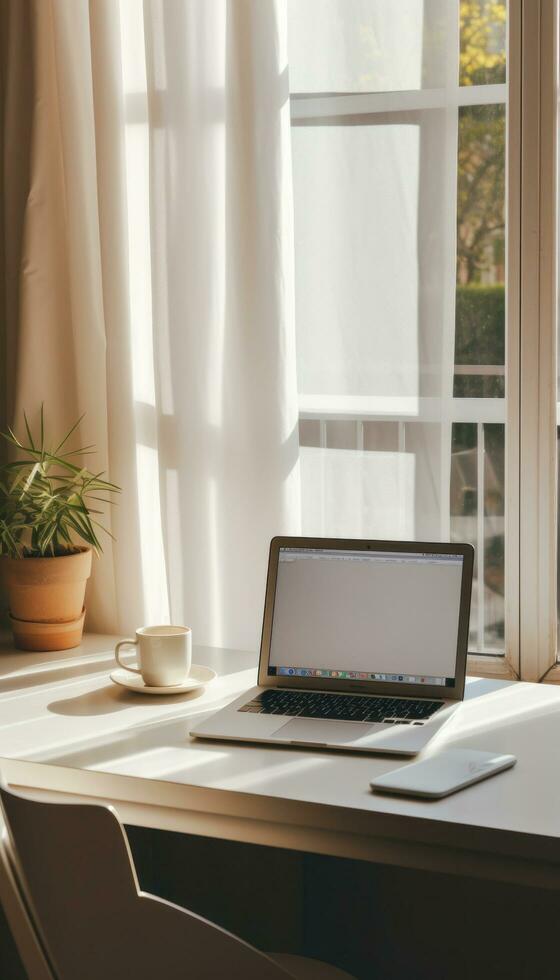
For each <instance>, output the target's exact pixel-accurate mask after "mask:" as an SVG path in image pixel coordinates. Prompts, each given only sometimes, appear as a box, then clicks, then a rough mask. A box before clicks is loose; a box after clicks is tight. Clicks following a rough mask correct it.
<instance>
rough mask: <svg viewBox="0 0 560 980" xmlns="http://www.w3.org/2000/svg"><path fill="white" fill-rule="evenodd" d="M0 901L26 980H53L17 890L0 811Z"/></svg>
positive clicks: (23, 899) (23, 901)
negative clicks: (27, 979) (27, 978)
mask: <svg viewBox="0 0 560 980" xmlns="http://www.w3.org/2000/svg"><path fill="white" fill-rule="evenodd" d="M0 905H1V906H2V908H3V909H4V914H5V916H6V921H7V923H8V926H9V928H10V932H11V934H12V937H13V940H14V943H15V945H16V948H17V951H18V953H19V956H20V959H21V962H22V964H23V967H24V969H25V972H26V974H27V976H28V977H29V980H56V978H55V976H54V973H53V972H52V970H51V968H50V966H49V963H48V961H47V958H46V955H45V950H44V948H43V946H42V943H41V940H40V937H39V936H38V935H37V932H36V930H35V923H34V921H33V918H32V916H31V915H30V912H29V909H28V908H27V905H26V903H25V898H24V896H23V895H22V893H21V890H20V886H19V881H18V875H17V871H16V869H15V867H14V862H13V857H12V849H11V845H10V840H9V837H8V832H7V830H6V827H5V826H4V821H3V820H2V816H1V813H0Z"/></svg>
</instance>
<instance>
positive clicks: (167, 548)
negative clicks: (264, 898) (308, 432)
mask: <svg viewBox="0 0 560 980" xmlns="http://www.w3.org/2000/svg"><path fill="white" fill-rule="evenodd" d="M29 11H30V21H31V25H32V36H33V45H32V46H33V70H34V86H35V100H34V108H33V119H32V154H31V179H30V188H29V195H28V200H27V207H26V211H25V216H24V236H23V237H24V243H23V246H22V254H21V268H20V292H21V311H20V314H19V316H18V323H17V330H18V334H19V343H18V353H17V380H16V398H15V401H16V411H15V415H16V420H17V416H18V414H19V412H20V411H21V409H22V408H26V409H27V410H28V411H30V412H31V413H33V411H35V410H36V408H37V406H38V405H39V404H40V402H41V401H42V400H43V401H44V402H45V405H46V410H47V415H48V417H49V419H50V420H51V422H52V425H53V427H54V426H56V425H58V424H63V423H64V424H66V422H71V421H72V419H73V417H74V416H75V415H76V414H77V413H78V412H80V411H85V412H86V413H87V415H86V418H85V420H84V423H83V426H82V428H83V430H84V431H83V433H82V436H83V438H84V439H85V440H86V441H88V442H90V441H93V442H96V443H97V446H98V447H99V463H98V465H99V469H101V468H106V469H108V471H109V473H110V476H111V479H113V480H114V481H115V482H117V483H119V484H120V485H121V486H122V488H123V495H122V500H121V502H120V504H119V506H118V508H115V510H114V511H113V512H112V515H111V527H112V530H113V532H114V534H115V537H116V542H115V543H114V544H111V543H110V542H109V543H108V544H107V547H106V550H105V554H104V557H103V559H102V561H101V562H100V563H99V564H98V566H97V568H96V571H95V574H94V579H93V583H92V587H91V589H90V594H89V597H88V600H87V601H88V604H89V613H88V624H87V626H88V628H90V629H92V628H95V629H97V630H107V631H109V630H111V631H113V630H127V631H128V630H130V629H132V628H133V627H135V626H137V625H140V624H141V623H146V622H155V621H161V620H167V619H168V618H171V619H172V620H173V621H175V622H186V623H188V624H189V625H191V626H192V627H193V629H194V633H195V642H198V643H210V644H220V645H228V646H233V647H245V648H255V647H256V646H257V644H258V637H259V631H260V620H261V608H262V607H261V603H262V597H263V593H264V579H265V572H266V556H267V549H268V542H269V540H270V537H271V536H272V535H274V534H276V533H286V532H296V533H297V531H298V530H299V526H300V525H299V520H300V516H299V515H300V505H299V482H298V479H299V473H298V436H297V396H296V368H295V345H294V322H293V270H292V225H291V214H292V201H291V159H290V150H289V146H290V144H289V104H288V77H287V63H286V37H285V26H286V25H285V9H284V2H283V0H252V2H251V0H236V2H233V3H230V2H227V0H176V2H171V0H152V2H150V3H147V4H141V3H138V2H137V0H120V2H118V3H117V2H114V0H96V2H95V3H87V2H86V0H36V2H30V4H29Z"/></svg>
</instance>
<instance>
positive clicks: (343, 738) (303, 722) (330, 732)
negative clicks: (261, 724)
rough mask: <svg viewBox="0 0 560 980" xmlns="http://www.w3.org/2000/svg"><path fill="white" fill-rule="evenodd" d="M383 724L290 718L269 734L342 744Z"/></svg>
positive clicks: (276, 736)
mask: <svg viewBox="0 0 560 980" xmlns="http://www.w3.org/2000/svg"><path fill="white" fill-rule="evenodd" d="M385 727H386V726H385V725H364V724H362V723H358V722H355V721H347V722H345V721H319V719H318V718H317V719H315V718H292V720H291V721H286V722H284V724H283V725H281V726H280V728H277V729H276V731H275V732H273V733H272V735H270V736H269V737H270V738H278V739H281V740H282V741H283V742H306V743H307V744H308V745H333V744H334V745H344V744H346V742H355V741H357V739H361V738H364V737H365V736H366V735H373V733H374V732H378V731H381V729H383V728H385Z"/></svg>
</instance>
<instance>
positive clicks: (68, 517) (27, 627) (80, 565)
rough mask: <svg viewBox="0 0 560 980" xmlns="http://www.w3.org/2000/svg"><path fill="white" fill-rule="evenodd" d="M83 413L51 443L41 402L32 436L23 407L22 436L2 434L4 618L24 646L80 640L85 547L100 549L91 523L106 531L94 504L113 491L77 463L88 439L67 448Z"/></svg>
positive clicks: (63, 645)
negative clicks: (7, 455) (6, 451)
mask: <svg viewBox="0 0 560 980" xmlns="http://www.w3.org/2000/svg"><path fill="white" fill-rule="evenodd" d="M82 418H83V416H82V417H81V418H80V419H78V421H77V422H76V423H75V424H74V425H73V426H72V428H71V429H70V430H69V431H68V432H67V433H66V435H65V436H64V438H63V439H62V440H61V441H60V442H58V443H56V444H55V447H54V448H52V449H51V448H48V445H47V442H46V439H45V420H44V412H43V407H42V406H41V415H40V423H39V424H40V432H39V435H38V437H35V438H34V436H33V433H32V432H31V428H30V425H29V422H28V419H27V416H26V415H25V414H24V421H25V429H26V436H27V438H26V440H25V441H23V442H22V441H21V440H20V439H18V438H17V436H16V435H15V433H14V432H13V431H12V430H11V429H9V430H8V432H5V433H2V435H3V436H4V438H5V439H7V441H8V442H9V443H10V444H11V445H12V446H14V447H15V448H16V450H17V454H16V455H17V458H16V459H15V460H13V461H12V462H8V463H5V464H4V465H2V466H0V554H1V555H2V556H3V559H2V565H3V572H4V576H3V577H4V581H5V584H6V587H7V592H8V601H9V607H10V622H11V625H12V629H13V632H14V638H15V642H16V646H18V647H20V648H21V649H23V650H67V649H70V648H71V647H76V646H79V644H80V642H81V638H82V631H83V625H84V617H85V608H84V595H85V588H86V582H87V580H88V578H89V576H90V573H91V562H92V552H95V553H96V554H99V552H100V551H101V545H100V543H99V539H98V537H97V530H98V529H99V528H101V529H102V530H105V531H106V529H105V528H103V526H102V525H101V524H100V523H99V521H98V516H99V515H100V514H101V513H102V511H101V510H100V509H99V504H100V503H101V504H110V503H111V502H112V501H111V496H112V494H114V493H117V492H119V487H117V486H115V484H113V483H109V482H108V481H107V480H104V479H102V477H103V474H102V473H92V472H90V470H88V469H86V468H85V467H84V466H82V465H80V463H81V458H82V457H83V456H85V455H89V454H90V453H91V452H92V451H93V447H92V446H85V447H83V448H80V449H68V440H69V439H70V437H71V436H72V435H73V434H74V432H75V431H76V429H77V427H78V425H79V424H80V422H81V420H82ZM106 533H109V532H108V531H106Z"/></svg>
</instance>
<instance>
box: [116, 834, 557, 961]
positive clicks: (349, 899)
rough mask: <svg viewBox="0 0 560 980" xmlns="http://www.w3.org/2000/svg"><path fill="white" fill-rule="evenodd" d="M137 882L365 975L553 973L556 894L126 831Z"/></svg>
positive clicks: (237, 927) (283, 947) (225, 922)
mask: <svg viewBox="0 0 560 980" xmlns="http://www.w3.org/2000/svg"><path fill="white" fill-rule="evenodd" d="M127 833H128V835H129V840H130V843H131V847H132V851H133V854H134V861H135V864H136V867H137V870H138V873H139V877H140V883H141V887H142V888H145V889H146V890H147V891H150V892H154V893H156V894H159V895H161V896H163V897H164V898H167V899H169V900H171V901H174V902H178V903H179V904H183V905H187V906H188V907H189V908H191V909H192V910H193V911H195V912H198V913H199V914H201V915H204V916H207V917H208V918H210V919H212V920H213V921H215V922H218V923H219V924H220V925H222V926H224V927H225V928H227V929H230V930H232V931H233V932H235V933H237V934H238V935H241V936H242V937H243V938H244V939H246V940H248V941H249V942H252V943H254V944H255V945H257V946H260V947H261V948H265V949H266V948H274V949H277V950H278V951H279V952H280V951H282V952H293V953H303V954H306V955H309V956H315V957H320V958H321V959H323V960H326V961H327V962H331V963H333V964H335V965H337V966H340V967H342V968H343V969H346V970H348V971H349V972H350V973H352V974H354V975H355V976H356V977H357V978H363V980H506V978H507V980H553V978H554V980H556V978H557V976H558V964H557V944H556V939H555V935H556V919H557V910H556V901H555V893H553V892H550V891H546V892H545V891H541V890H539V889H532V888H523V887H518V886H509V885H504V884H499V883H493V882H480V881H477V880H475V879H464V878H460V877H458V876H453V875H441V874H435V873H428V872H420V871H410V870H405V869H397V868H390V867H384V866H380V865H374V864H366V863H365V862H360V861H350V860H345V859H340V858H330V857H321V856H318V855H309V854H301V853H298V852H293V851H284V850H280V849H275V848H263V847H257V846H255V845H248V844H239V843H234V842H229V841H217V840H214V839H206V838H196V837H191V836H187V835H183V834H173V833H167V832H163V831H157V830H156V831H153V830H147V829H144V828H135V827H128V828H127Z"/></svg>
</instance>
